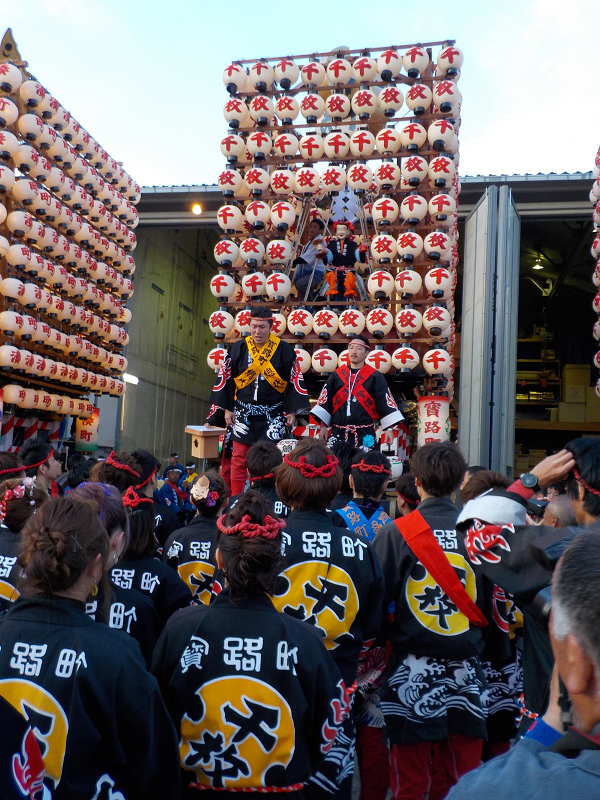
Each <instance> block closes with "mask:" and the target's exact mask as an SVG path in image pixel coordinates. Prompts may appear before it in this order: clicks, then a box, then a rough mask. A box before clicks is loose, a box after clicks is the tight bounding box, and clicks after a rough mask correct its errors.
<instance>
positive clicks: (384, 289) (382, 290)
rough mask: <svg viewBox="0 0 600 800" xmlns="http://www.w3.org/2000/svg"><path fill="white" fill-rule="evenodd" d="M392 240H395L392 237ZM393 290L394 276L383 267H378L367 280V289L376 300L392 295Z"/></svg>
mask: <svg viewBox="0 0 600 800" xmlns="http://www.w3.org/2000/svg"><path fill="white" fill-rule="evenodd" d="M376 238H379V237H376ZM390 238H391V237H390ZM392 241H394V240H393V239H392ZM394 244H395V242H394ZM393 290H394V278H393V277H392V276H391V275H390V273H389V272H386V271H385V270H383V269H378V270H376V271H375V272H372V273H371V275H370V276H369V280H368V282H367V291H368V292H369V294H370V296H371V297H373V298H374V299H375V300H383V299H385V298H386V297H391V294H392V292H393Z"/></svg>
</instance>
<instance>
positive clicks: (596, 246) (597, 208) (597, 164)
mask: <svg viewBox="0 0 600 800" xmlns="http://www.w3.org/2000/svg"><path fill="white" fill-rule="evenodd" d="M592 175H593V176H594V182H593V184H592V188H591V190H590V200H591V202H592V203H593V205H594V210H593V212H592V221H593V226H594V241H593V242H592V250H591V252H592V258H593V259H594V260H595V261H596V266H595V267H594V273H593V275H592V283H593V284H594V286H595V287H596V289H597V290H598V291H597V292H596V296H595V297H594V300H593V301H592V307H593V309H594V311H595V313H596V314H598V320H597V321H596V322H595V323H594V328H593V334H594V339H596V341H597V342H600V231H599V229H600V147H599V148H598V151H597V153H596V158H595V159H594V168H593V171H592ZM594 366H595V367H596V368H597V369H600V351H598V352H597V353H596V355H595V356H594ZM596 394H597V395H598V396H599V397H600V379H599V380H598V381H596Z"/></svg>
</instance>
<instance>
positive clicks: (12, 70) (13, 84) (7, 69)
mask: <svg viewBox="0 0 600 800" xmlns="http://www.w3.org/2000/svg"><path fill="white" fill-rule="evenodd" d="M22 83H23V75H22V73H21V70H20V69H19V68H18V67H16V66H15V65H14V64H11V63H10V62H8V61H5V62H3V63H2V64H0V91H1V92H4V94H15V92H18V91H19V87H20V86H21V84H22Z"/></svg>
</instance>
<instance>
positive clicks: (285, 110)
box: [275, 95, 300, 125]
mask: <svg viewBox="0 0 600 800" xmlns="http://www.w3.org/2000/svg"><path fill="white" fill-rule="evenodd" d="M299 113H300V104H299V103H298V101H297V100H296V98H295V97H289V96H287V95H284V96H283V97H279V98H278V99H277V100H276V102H275V114H276V116H277V117H278V118H279V119H280V120H281V121H282V122H283V123H284V125H290V124H291V123H292V122H293V121H294V120H295V119H296V117H297V116H298V114H299Z"/></svg>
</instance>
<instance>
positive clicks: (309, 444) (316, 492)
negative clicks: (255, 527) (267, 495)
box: [275, 438, 343, 509]
mask: <svg viewBox="0 0 600 800" xmlns="http://www.w3.org/2000/svg"><path fill="white" fill-rule="evenodd" d="M342 477H343V476H342V470H341V468H340V466H339V464H338V460H337V458H336V457H335V456H334V455H333V454H332V453H331V451H330V450H328V449H327V448H326V447H325V445H324V444H323V443H322V442H320V441H319V440H317V439H312V438H306V439H303V440H302V441H300V442H298V444H297V445H296V447H295V448H294V449H293V450H292V452H291V453H288V455H286V456H285V458H284V459H283V464H281V466H279V467H277V472H276V475H275V486H276V488H277V494H278V495H279V499H280V500H281V502H282V503H283V504H284V505H286V506H288V508H294V509H301V508H315V509H325V508H327V507H328V506H329V504H330V503H331V501H332V500H333V498H334V497H335V496H336V494H337V493H338V492H339V490H340V486H341V485H342Z"/></svg>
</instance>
